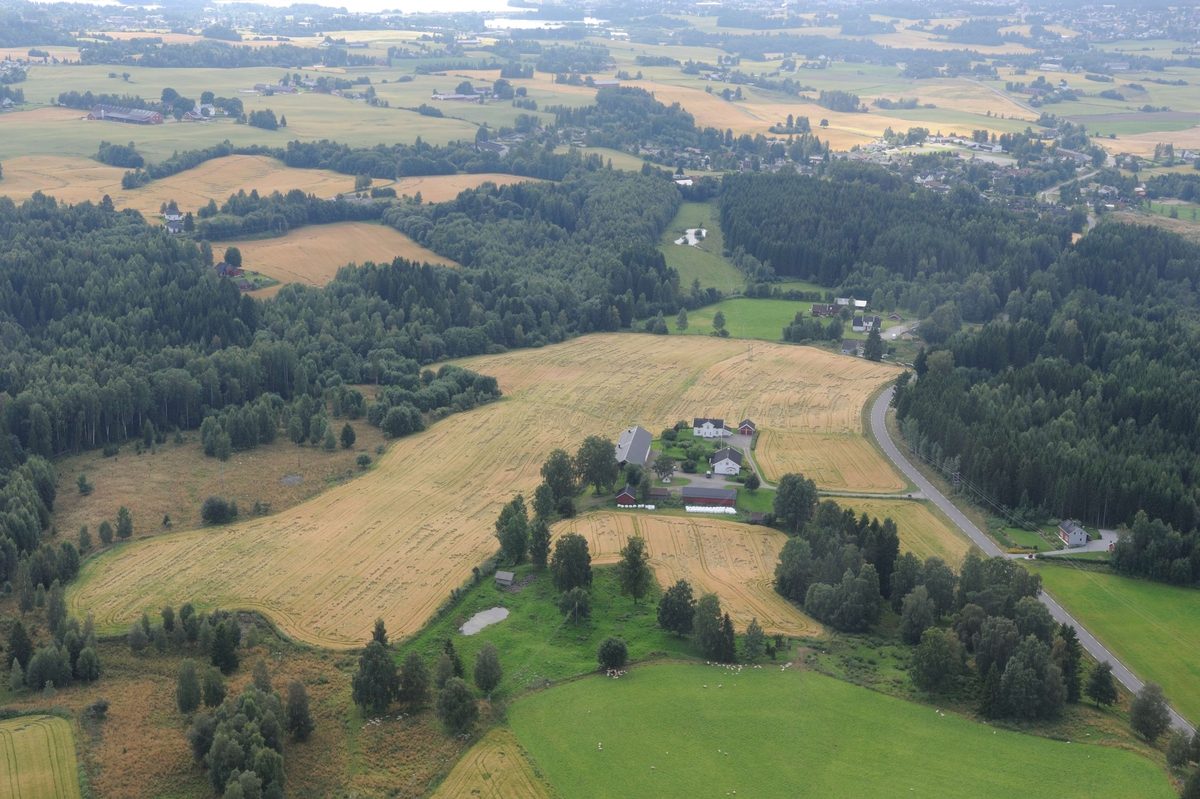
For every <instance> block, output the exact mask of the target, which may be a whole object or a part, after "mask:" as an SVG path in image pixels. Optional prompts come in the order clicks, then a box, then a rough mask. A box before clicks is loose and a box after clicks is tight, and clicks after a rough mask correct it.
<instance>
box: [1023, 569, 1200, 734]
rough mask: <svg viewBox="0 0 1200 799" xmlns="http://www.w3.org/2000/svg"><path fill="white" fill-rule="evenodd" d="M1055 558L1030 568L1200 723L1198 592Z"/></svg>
mask: <svg viewBox="0 0 1200 799" xmlns="http://www.w3.org/2000/svg"><path fill="white" fill-rule="evenodd" d="M1052 560H1053V559H1048V560H1045V561H1038V562H1036V563H1026V564H1025V565H1026V566H1028V567H1029V568H1031V569H1033V570H1034V571H1035V572H1037V573H1038V574H1040V575H1042V584H1043V585H1044V586H1045V587H1046V590H1047V591H1049V592H1050V593H1051V594H1053V595H1054V598H1055V599H1057V600H1058V601H1059V602H1061V603H1062V605H1063V607H1064V608H1066V609H1067V611H1068V612H1070V613H1071V614H1073V615H1074V616H1075V617H1076V618H1077V619H1079V621H1080V623H1081V624H1083V625H1084V626H1085V627H1087V629H1088V631H1089V632H1091V633H1092V634H1093V635H1094V636H1096V638H1098V639H1100V641H1101V643H1103V644H1104V645H1105V646H1106V647H1108V649H1109V650H1110V651H1111V652H1112V653H1113V654H1114V655H1115V656H1116V657H1118V658H1120V659H1121V661H1122V662H1123V663H1125V665H1126V666H1128V667H1129V668H1130V669H1132V670H1133V673H1134V674H1136V675H1137V676H1138V677H1140V678H1141V679H1143V680H1153V681H1154V682H1157V683H1159V684H1160V685H1162V687H1163V690H1164V691H1166V694H1167V698H1168V699H1170V700H1171V703H1172V704H1173V705H1174V706H1175V708H1176V709H1177V710H1178V711H1179V712H1180V713H1182V714H1183V715H1184V716H1186V717H1187V718H1189V719H1191V720H1192V721H1197V720H1200V591H1197V590H1195V589H1192V588H1180V587H1178V586H1172V585H1163V584H1162V583H1152V582H1150V581H1148V580H1135V579H1132V578H1129V577H1120V576H1117V575H1115V574H1110V573H1108V572H1105V571H1098V570H1093V569H1083V568H1080V567H1076V566H1071V565H1069V564H1062V565H1056V564H1051V561H1052Z"/></svg>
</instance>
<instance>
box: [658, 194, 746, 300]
mask: <svg viewBox="0 0 1200 799" xmlns="http://www.w3.org/2000/svg"><path fill="white" fill-rule="evenodd" d="M691 228H704V230H705V231H707V235H706V236H705V237H704V239H703V240H702V241H701V242H699V243H698V244H696V245H695V246H692V245H689V244H676V243H675V241H676V239H678V238H679V237H680V236H682V235H683V233H684V231H685V230H689V229H691ZM658 246H659V249H660V250H662V253H663V255H664V256H665V257H666V259H667V266H670V267H672V268H674V269H675V270H676V271H677V272H679V284H680V285H681V286H684V287H685V288H686V287H689V286H691V285H692V283H693V281H696V280H699V281H700V286H701V288H708V287H710V286H712V287H714V288H717V289H719V290H721V291H723V292H726V293H732V292H735V291H741V290H742V287H743V286H745V284H746V278H745V276H744V275H742V273H741V272H739V271H738V270H737V269H735V268H734V266H733V264H731V263H729V261H727V260H725V258H724V257H723V255H722V248H723V247H724V243H723V241H722V239H721V228H720V226H719V225H718V224H717V222H716V220H715V219H713V206H712V205H711V204H710V203H683V204H682V205H680V206H679V211H678V212H677V213H676V214H675V218H674V219H673V220H671V224H670V226H668V227H667V229H666V231H665V232H664V233H663V237H662V241H660V242H659V245H658Z"/></svg>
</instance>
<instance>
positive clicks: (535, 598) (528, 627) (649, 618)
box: [400, 481, 694, 696]
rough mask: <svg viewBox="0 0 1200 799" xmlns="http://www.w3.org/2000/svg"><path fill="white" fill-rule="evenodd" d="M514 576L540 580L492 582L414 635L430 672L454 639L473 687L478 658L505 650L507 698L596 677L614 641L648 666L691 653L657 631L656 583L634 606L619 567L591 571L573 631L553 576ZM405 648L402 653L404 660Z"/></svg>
mask: <svg viewBox="0 0 1200 799" xmlns="http://www.w3.org/2000/svg"><path fill="white" fill-rule="evenodd" d="M675 485H678V482H677V481H676V482H675ZM516 574H517V580H518V581H520V580H522V579H524V578H526V577H528V576H529V575H536V577H535V579H534V581H533V582H532V583H531V584H529V585H526V586H524V587H523V588H522V589H521V590H520V591H518V592H516V593H511V592H508V591H505V590H503V589H498V588H497V587H496V585H495V581H494V580H493V578H491V577H488V578H486V579H484V580H483V581H482V582H481V583H480V584H479V585H478V586H476V587H474V588H472V589H471V590H470V591H469V592H468V594H467V596H466V597H465V598H464V599H463V600H462V601H460V602H459V603H458V604H457V605H455V606H454V608H453V609H452V610H450V611H449V612H448V613H446V614H445V615H443V616H442V617H441V618H439V619H437V621H435V622H433V623H432V624H430V625H429V626H428V627H426V628H425V629H424V630H423V631H422V632H421V633H419V634H418V635H417V637H416V639H415V640H414V641H413V643H412V645H413V646H415V647H416V648H417V649H418V650H420V651H421V652H422V654H424V655H425V657H426V660H427V661H428V662H429V664H430V666H431V667H432V665H433V663H434V661H435V660H436V658H437V656H438V653H439V652H441V649H442V645H443V642H444V641H445V640H446V639H447V638H449V639H450V640H452V641H453V642H454V647H455V649H456V650H458V652H459V655H460V656H461V657H462V660H463V663H464V664H465V665H466V668H467V672H468V680H469V678H470V669H471V666H472V664H473V663H474V662H475V653H476V652H478V651H479V649H480V648H481V647H482V646H483V644H484V643H485V642H487V641H491V642H492V643H493V644H495V645H496V647H497V648H498V649H499V650H500V663H501V665H502V666H503V667H504V682H503V683H502V684H501V686H500V688H499V689H498V690H499V692H500V693H501V694H502V695H507V696H514V695H517V694H520V693H522V692H524V691H525V690H527V689H529V688H532V687H536V686H538V685H541V684H544V683H545V682H547V681H548V682H557V681H559V680H564V679H569V678H571V677H576V676H578V675H581V674H588V673H590V672H592V671H595V670H596V669H597V668H598V665H597V663H596V649H597V648H598V647H599V646H600V642H601V641H603V640H604V639H605V638H607V637H608V636H610V635H616V636H620V637H621V638H623V639H624V640H625V642H626V643H627V644H628V645H629V656H630V658H631V659H643V658H646V657H648V656H650V655H651V653H660V654H667V655H672V656H677V657H686V656H689V655H691V654H694V653H692V647H691V641H690V640H689V639H680V638H676V637H675V636H673V635H670V634H668V633H666V632H664V631H662V630H661V629H659V628H658V627H657V626H656V624H657V615H656V613H657V606H658V598H659V595H660V594H661V589H660V588H659V586H658V584H657V582H655V583H654V584H653V585H652V586H651V593H650V595H649V596H647V597H646V598H644V599H643V600H642V601H641V602H640V603H638V604H634V602H633V600H632V599H630V598H629V597H623V596H621V595H620V589H619V586H618V583H617V576H616V570H615V568H614V567H611V566H603V567H593V568H592V575H593V582H592V587H591V589H590V593H591V597H592V617H591V619H588V620H584V621H581V622H580V623H579V624H578V625H572V624H571V623H569V622H566V621H564V619H563V617H562V616H561V615H560V614H559V612H558V607H557V604H556V603H557V601H558V596H559V594H558V592H557V591H555V590H554V586H553V585H551V583H550V571H549V569H543V570H541V571H537V570H535V569H534V568H533V567H532V566H530V565H528V564H526V565H523V566H519V567H517V569H516ZM494 607H504V608H508V611H509V616H508V618H506V619H504V620H503V621H501V622H499V623H497V624H493V625H491V626H489V627H485V628H483V629H482V630H480V631H479V632H478V633H476V634H474V635H463V634H462V633H460V632H459V631H458V630H459V627H461V626H462V625H463V623H464V622H466V621H467V620H468V619H470V618H471V617H472V616H474V615H475V614H476V613H477V612H479V611H481V610H487V609H488V608H494ZM407 649H408V647H402V648H401V649H400V651H401V654H402V653H403V651H406V650H407Z"/></svg>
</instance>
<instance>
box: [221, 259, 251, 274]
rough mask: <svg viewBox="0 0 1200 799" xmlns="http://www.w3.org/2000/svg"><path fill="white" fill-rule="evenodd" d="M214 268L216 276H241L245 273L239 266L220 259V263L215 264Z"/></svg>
mask: <svg viewBox="0 0 1200 799" xmlns="http://www.w3.org/2000/svg"><path fill="white" fill-rule="evenodd" d="M216 269H217V277H241V276H242V275H244V274H245V272H244V271H243V270H242V268H241V267H240V266H234V265H233V264H227V263H225V262H224V261H221V263H219V264H217V266H216Z"/></svg>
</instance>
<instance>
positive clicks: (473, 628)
mask: <svg viewBox="0 0 1200 799" xmlns="http://www.w3.org/2000/svg"><path fill="white" fill-rule="evenodd" d="M507 618H508V608H488V609H487V610H481V611H479V612H478V613H476V614H475V615H474V616H472V617H471V618H469V619H467V623H466V624H464V625H463V626H462V627H459V628H458V631H459V632H460V633H462V634H463V635H474V634H475V633H477V632H479V631H480V630H482V629H483V628H484V627H490V626H491V625H493V624H496V623H497V622H501V621H504V620H505V619H507Z"/></svg>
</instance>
